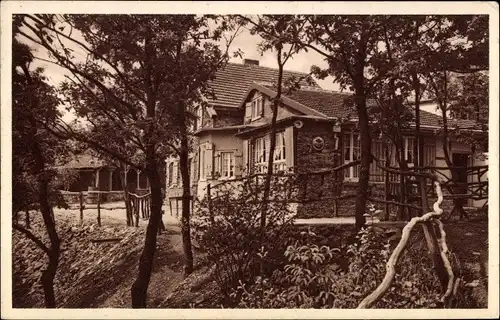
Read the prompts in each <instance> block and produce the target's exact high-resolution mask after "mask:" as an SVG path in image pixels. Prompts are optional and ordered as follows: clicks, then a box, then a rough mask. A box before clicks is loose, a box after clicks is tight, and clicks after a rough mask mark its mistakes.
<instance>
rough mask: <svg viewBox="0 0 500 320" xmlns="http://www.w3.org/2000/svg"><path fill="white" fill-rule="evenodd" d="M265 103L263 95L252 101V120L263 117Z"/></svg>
mask: <svg viewBox="0 0 500 320" xmlns="http://www.w3.org/2000/svg"><path fill="white" fill-rule="evenodd" d="M263 105H264V103H263V99H262V97H261V96H257V97H256V98H254V99H253V100H252V102H251V103H250V116H251V119H252V121H253V120H257V119H260V118H262V113H263V109H264V106H263Z"/></svg>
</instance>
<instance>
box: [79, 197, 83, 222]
mask: <svg viewBox="0 0 500 320" xmlns="http://www.w3.org/2000/svg"><path fill="white" fill-rule="evenodd" d="M79 196H80V224H81V225H83V192H82V191H80V194H79Z"/></svg>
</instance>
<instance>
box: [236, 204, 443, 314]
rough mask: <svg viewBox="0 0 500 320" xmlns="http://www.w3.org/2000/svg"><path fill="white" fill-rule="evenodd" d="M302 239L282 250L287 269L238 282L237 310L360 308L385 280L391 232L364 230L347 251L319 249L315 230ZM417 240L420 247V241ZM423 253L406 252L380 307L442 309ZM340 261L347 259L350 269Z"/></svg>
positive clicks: (431, 270)
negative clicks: (249, 280)
mask: <svg viewBox="0 0 500 320" xmlns="http://www.w3.org/2000/svg"><path fill="white" fill-rule="evenodd" d="M371 213H372V214H370V215H373V214H374V213H375V209H374V208H372V210H371ZM301 238H302V239H301V241H297V242H296V243H294V244H292V245H289V246H288V247H287V249H286V250H285V251H284V253H283V257H284V259H286V265H285V266H284V267H282V268H279V269H276V270H275V271H274V272H273V273H272V275H271V276H265V275H259V276H257V277H255V280H254V281H253V282H252V283H250V284H249V283H248V282H246V283H244V282H240V285H239V286H238V287H237V288H236V289H235V290H233V292H232V294H231V297H232V298H233V299H234V300H235V303H236V304H237V306H238V307H242V308H356V307H357V305H358V304H359V302H360V301H361V300H362V298H363V297H364V296H366V295H367V294H369V293H370V292H371V291H372V290H374V289H375V288H376V287H377V285H378V283H379V282H380V281H381V280H382V278H383V277H384V275H385V263H386V262H387V259H388V258H389V255H390V253H391V249H392V240H394V236H391V233H387V232H386V231H385V230H384V229H382V228H379V227H372V226H368V227H366V228H363V229H362V230H361V231H360V232H359V233H358V235H357V241H355V242H354V243H352V244H350V245H348V246H347V247H345V248H344V247H342V248H330V247H328V246H321V247H319V246H318V245H316V244H315V234H314V233H313V232H311V231H309V232H302V233H301ZM311 240H312V241H311ZM416 240H417V243H419V244H421V243H422V242H421V241H422V239H421V238H418V237H417V238H416ZM422 250H423V248H422V247H419V246H413V247H412V248H411V250H410V251H408V252H406V253H405V254H404V256H403V259H402V261H401V263H400V265H399V266H400V267H399V272H398V274H397V276H396V278H395V281H394V283H393V285H392V287H391V288H390V290H389V292H388V293H386V295H385V296H384V297H383V298H382V299H381V300H380V301H379V302H378V303H377V305H376V307H377V308H435V307H438V306H440V302H439V299H440V296H441V292H440V288H439V283H438V280H437V277H436V276H435V273H434V271H433V269H432V262H431V260H430V259H429V258H428V257H427V255H422V254H421V251H422ZM339 259H348V268H347V269H344V268H342V267H341V266H340V264H339Z"/></svg>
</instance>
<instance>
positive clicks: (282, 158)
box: [274, 132, 286, 172]
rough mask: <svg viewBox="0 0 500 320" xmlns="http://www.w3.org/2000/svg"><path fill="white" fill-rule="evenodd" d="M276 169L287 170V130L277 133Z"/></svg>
mask: <svg viewBox="0 0 500 320" xmlns="http://www.w3.org/2000/svg"><path fill="white" fill-rule="evenodd" d="M274 170H275V171H276V172H278V171H285V170H286V148H285V132H278V133H276V147H275V149H274Z"/></svg>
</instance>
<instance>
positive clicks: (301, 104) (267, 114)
mask: <svg viewBox="0 0 500 320" xmlns="http://www.w3.org/2000/svg"><path fill="white" fill-rule="evenodd" d="M306 76H307V75H306V74H303V73H299V72H290V71H286V72H285V73H284V78H285V79H289V78H292V77H293V78H295V79H301V78H304V77H306ZM276 79H277V70H275V69H271V68H266V67H261V66H259V63H258V61H255V60H245V61H244V63H243V64H235V63H229V64H228V65H227V66H226V67H225V68H224V69H223V70H220V71H219V72H218V73H217V76H216V79H215V80H214V81H213V83H212V84H211V86H212V88H213V90H214V93H215V98H214V99H207V102H208V105H209V106H208V107H206V108H202V107H198V109H197V110H196V112H197V115H198V122H197V126H196V131H195V136H196V139H195V140H194V142H193V143H194V145H193V148H192V149H193V152H192V154H191V155H190V177H191V182H192V187H193V190H192V191H193V194H194V195H195V196H197V197H203V195H204V194H205V192H206V187H207V184H209V183H210V184H211V185H216V184H217V183H219V182H221V181H224V180H228V179H234V178H237V177H241V176H244V175H245V174H248V173H249V172H251V170H256V171H258V172H265V170H266V165H267V157H268V156H269V154H268V152H267V150H268V149H269V130H270V120H271V116H272V101H271V99H272V97H274V96H275V95H276V89H274V88H273V83H275V81H276ZM300 84H301V88H300V89H299V90H296V91H293V92H292V93H284V94H283V97H282V106H281V107H280V108H279V109H278V118H277V135H276V138H277V140H276V150H275V154H274V157H275V161H274V165H275V171H282V172H290V171H294V172H300V171H301V170H302V171H308V170H309V171H314V170H321V169H328V168H332V167H335V166H338V165H340V164H343V163H348V162H351V161H354V160H357V159H359V156H360V145H359V135H358V132H357V129H356V125H357V121H356V117H355V115H356V113H355V111H354V109H353V107H352V106H351V105H350V103H349V97H350V94H348V93H340V92H333V91H328V90H324V89H322V88H321V87H320V86H319V85H318V84H317V83H315V82H313V83H307V82H306V81H305V80H302V81H301V83H300ZM440 121H441V120H440V117H439V116H438V115H436V114H433V113H430V112H427V111H424V110H422V111H421V132H422V135H423V136H424V145H425V147H424V159H425V161H424V165H425V166H436V167H445V166H446V163H445V160H444V156H443V146H442V142H441V139H439V138H437V133H438V131H439V129H440V128H441V123H440ZM454 121H461V123H460V125H461V126H462V127H464V126H465V127H467V126H469V127H470V128H472V127H473V126H474V122H473V121H471V120H454ZM410 128H411V126H410ZM413 134H414V133H413V132H412V130H411V129H410V130H409V131H408V132H407V136H405V137H404V151H403V152H404V158H405V160H406V161H407V163H408V164H409V165H410V166H411V165H412V164H413V161H414V159H415V157H414V154H413V144H414V137H413ZM385 145H386V144H385V143H384V142H383V141H381V140H380V139H379V138H378V137H373V144H372V150H373V154H374V156H375V157H377V158H378V159H380V160H382V161H387V160H390V161H391V162H390V163H392V164H393V165H394V164H395V163H396V161H395V152H394V150H393V149H394V147H393V146H391V148H389V152H387V151H386V150H387V149H386V148H385ZM450 151H451V154H452V157H453V162H454V165H457V166H471V165H477V164H479V163H480V162H481V160H479V158H478V157H477V156H478V155H477V154H475V152H473V150H472V149H471V146H469V145H465V144H460V143H458V142H456V141H454V142H452V143H451V148H450ZM388 157H389V158H388ZM178 167H179V165H178V160H177V159H175V158H169V159H168V160H167V186H168V188H167V195H168V197H173V198H175V197H178V196H180V194H181V190H180V187H181V184H180V183H181V181H180V175H179V173H178ZM370 174H371V178H370V179H371V184H373V185H374V186H375V187H376V186H377V185H381V184H383V182H384V174H383V172H382V171H381V169H379V168H378V167H377V166H376V165H375V164H372V166H371V168H370ZM445 174H448V175H449V172H448V173H446V172H445ZM343 176H344V177H343V178H344V182H345V185H346V186H348V187H349V186H351V187H354V186H355V185H356V182H357V180H358V178H359V168H358V167H350V168H348V170H346V171H345V172H344V175H343ZM473 204H475V205H480V203H472V202H471V203H469V205H473ZM309 210H313V211H314V210H316V209H315V208H309ZM322 210H323V209H322Z"/></svg>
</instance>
